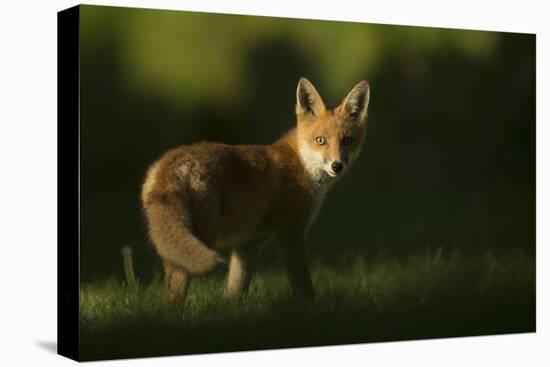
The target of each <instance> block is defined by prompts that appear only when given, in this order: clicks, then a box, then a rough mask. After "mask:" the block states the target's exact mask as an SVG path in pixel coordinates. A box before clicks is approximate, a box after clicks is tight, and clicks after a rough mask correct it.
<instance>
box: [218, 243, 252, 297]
mask: <svg viewBox="0 0 550 367" xmlns="http://www.w3.org/2000/svg"><path fill="white" fill-rule="evenodd" d="M260 247H261V243H254V244H250V245H247V246H245V247H242V248H236V249H234V250H233V251H232V252H231V260H230V262H229V273H228V275H227V285H226V290H225V296H226V297H227V298H229V299H230V300H236V299H238V298H239V297H240V296H241V295H242V294H244V293H246V292H247V291H248V286H249V285H250V281H251V280H252V270H253V269H252V263H253V262H254V259H255V258H256V256H257V254H258V252H259V250H260Z"/></svg>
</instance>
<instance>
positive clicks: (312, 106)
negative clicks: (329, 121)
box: [296, 78, 325, 116]
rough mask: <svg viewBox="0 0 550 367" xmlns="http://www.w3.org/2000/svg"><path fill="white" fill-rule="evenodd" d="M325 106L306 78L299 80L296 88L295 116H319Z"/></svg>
mask: <svg viewBox="0 0 550 367" xmlns="http://www.w3.org/2000/svg"><path fill="white" fill-rule="evenodd" d="M324 109H325V104H324V103H323V100H322V99H321V96H320V95H319V92H317V89H315V87H314V86H313V84H311V82H310V81H309V80H307V79H306V78H300V80H299V81H298V88H296V115H301V114H305V115H317V116H318V115H319V114H320V113H321V112H323V110H324Z"/></svg>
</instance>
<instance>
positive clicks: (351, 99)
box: [342, 80, 370, 124]
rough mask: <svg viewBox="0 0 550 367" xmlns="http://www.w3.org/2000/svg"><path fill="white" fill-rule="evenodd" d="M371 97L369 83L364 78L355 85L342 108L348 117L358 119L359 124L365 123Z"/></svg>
mask: <svg viewBox="0 0 550 367" xmlns="http://www.w3.org/2000/svg"><path fill="white" fill-rule="evenodd" d="M369 99H370V90H369V83H367V81H366V80H362V81H360V82H359V83H357V85H356V86H355V87H353V89H352V90H351V92H349V93H348V95H347V96H346V98H345V99H344V102H342V109H343V111H344V114H345V115H346V117H348V118H349V119H351V120H355V121H357V122H358V123H359V124H363V123H365V120H366V117H367V108H368V107H369Z"/></svg>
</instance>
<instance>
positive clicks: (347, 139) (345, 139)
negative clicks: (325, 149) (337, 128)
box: [342, 136, 353, 145]
mask: <svg viewBox="0 0 550 367" xmlns="http://www.w3.org/2000/svg"><path fill="white" fill-rule="evenodd" d="M352 141H353V140H352V139H351V137H349V136H346V137H344V139H343V140H342V143H344V145H350V144H351V142H352Z"/></svg>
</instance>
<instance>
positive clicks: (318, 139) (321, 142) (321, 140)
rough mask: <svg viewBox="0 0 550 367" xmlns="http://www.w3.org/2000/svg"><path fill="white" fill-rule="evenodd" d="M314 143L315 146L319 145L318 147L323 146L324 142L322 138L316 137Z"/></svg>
mask: <svg viewBox="0 0 550 367" xmlns="http://www.w3.org/2000/svg"><path fill="white" fill-rule="evenodd" d="M315 142H316V143H317V144H319V145H325V143H326V140H325V138H324V137H322V136H318V137H316V138H315Z"/></svg>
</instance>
